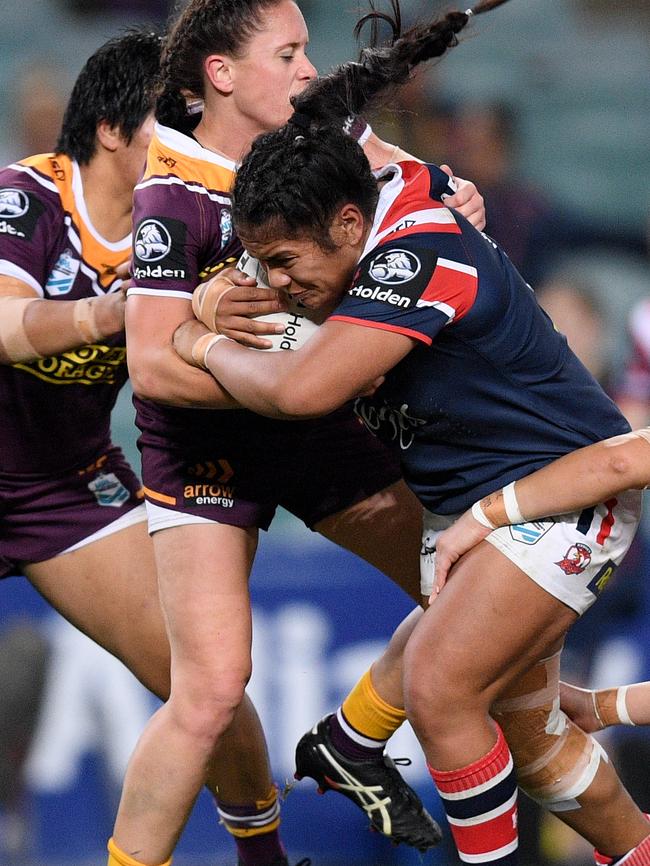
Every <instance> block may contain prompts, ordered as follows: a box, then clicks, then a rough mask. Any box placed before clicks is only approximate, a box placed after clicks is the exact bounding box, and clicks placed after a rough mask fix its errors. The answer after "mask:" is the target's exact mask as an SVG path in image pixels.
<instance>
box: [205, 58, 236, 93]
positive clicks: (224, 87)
mask: <svg viewBox="0 0 650 866" xmlns="http://www.w3.org/2000/svg"><path fill="white" fill-rule="evenodd" d="M203 69H204V71H205V75H206V78H207V79H208V81H209V82H210V84H211V85H212V86H213V87H214V89H215V90H218V91H219V93H232V89H233V85H234V75H233V67H232V64H231V62H230V59H229V58H228V57H227V56H226V55H224V54H210V56H209V57H206V58H205V61H204V62H203Z"/></svg>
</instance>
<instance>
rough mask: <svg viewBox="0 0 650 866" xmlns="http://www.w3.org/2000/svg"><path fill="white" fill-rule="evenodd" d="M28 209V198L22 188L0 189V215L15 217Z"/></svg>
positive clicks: (22, 214)
mask: <svg viewBox="0 0 650 866" xmlns="http://www.w3.org/2000/svg"><path fill="white" fill-rule="evenodd" d="M28 210H29V199H28V197H27V196H26V195H25V193H24V192H22V190H19V189H0V216H3V217H6V218H7V219H17V218H18V217H21V216H24V215H25V214H26V213H27V211H28Z"/></svg>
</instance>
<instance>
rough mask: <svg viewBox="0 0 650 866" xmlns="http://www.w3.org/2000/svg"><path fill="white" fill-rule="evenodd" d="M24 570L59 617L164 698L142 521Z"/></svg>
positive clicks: (161, 644) (161, 629) (165, 658)
mask: <svg viewBox="0 0 650 866" xmlns="http://www.w3.org/2000/svg"><path fill="white" fill-rule="evenodd" d="M24 570H25V574H26V576H27V578H28V579H29V581H30V582H31V583H32V585H33V586H34V587H35V588H36V589H37V590H38V591H39V592H40V594H41V595H42V596H43V597H44V598H45V599H46V601H47V602H48V603H49V604H51V605H52V607H53V608H55V610H57V611H58V612H59V613H60V614H61V615H62V616H63V617H65V619H67V620H68V621H69V622H71V623H72V624H73V625H75V626H76V627H77V628H78V629H80V630H81V631H82V632H84V634H86V635H88V637H90V638H91V639H92V640H94V641H95V642H96V643H98V644H99V645H100V646H102V647H104V648H105V649H106V650H108V652H110V653H112V654H113V655H115V656H117V658H119V659H120V660H121V661H122V662H124V664H125V665H126V666H127V667H128V668H129V669H130V670H131V671H132V672H133V673H134V674H135V676H136V677H138V679H139V680H140V681H141V682H142V683H143V684H144V685H145V686H146V687H147V688H149V689H151V691H153V692H154V693H155V694H157V695H158V696H160V697H162V698H166V697H167V695H168V693H169V642H168V640H167V634H166V631H165V623H164V620H163V616H162V611H161V607H160V601H159V598H158V585H157V578H156V566H155V562H154V555H153V546H152V543H151V539H150V538H149V535H148V534H147V528H146V523H145V522H142V523H135V524H133V525H132V526H128V527H126V528H125V529H122V530H120V531H119V532H115V533H113V534H112V535H109V536H106V537H105V538H101V539H99V540H97V541H94V542H92V543H91V544H88V545H86V546H85V547H81V548H79V549H78V550H75V551H72V552H71V553H66V554H63V555H61V556H57V557H54V558H53V559H49V560H46V561H45V562H38V563H31V564H29V565H26V566H25V568H24Z"/></svg>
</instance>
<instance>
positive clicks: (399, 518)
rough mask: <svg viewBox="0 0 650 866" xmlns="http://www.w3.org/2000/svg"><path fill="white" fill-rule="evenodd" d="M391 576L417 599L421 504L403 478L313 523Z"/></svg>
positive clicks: (321, 531)
mask: <svg viewBox="0 0 650 866" xmlns="http://www.w3.org/2000/svg"><path fill="white" fill-rule="evenodd" d="M314 528H315V529H316V531H317V532H320V534H321V535H324V536H325V538H329V539H330V541H333V542H335V543H336V544H338V545H340V546H341V547H344V548H345V549H346V550H349V551H351V552H352V553H355V554H356V555H357V556H360V557H361V558H362V559H365V561H366V562H369V563H370V564H371V565H374V566H375V568H378V569H379V571H382V572H383V573H384V574H385V575H387V576H388V577H390V579H391V580H393V581H394V582H395V583H396V584H397V585H398V586H401V587H402V589H403V590H404V591H405V592H407V593H408V594H409V595H410V596H411V598H413V599H414V600H415V601H416V602H417V603H420V601H421V596H420V545H421V543H422V505H421V504H420V502H419V501H418V500H417V498H416V496H415V494H414V493H412V492H411V490H409V488H408V487H407V486H406V484H405V483H404V482H403V481H398V482H396V483H395V484H392V485H391V486H390V487H387V488H385V489H384V490H381V491H380V492H379V493H375V494H374V495H373V496H369V497H368V498H367V499H364V500H363V501H362V502H359V503H357V504H356V505H351V506H350V507H349V508H346V509H344V510H343V511H339V512H338V513H337V514H333V515H331V516H330V517H326V518H325V519H324V520H321V521H319V523H317V524H316V526H315V527H314Z"/></svg>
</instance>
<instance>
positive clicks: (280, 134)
mask: <svg viewBox="0 0 650 866" xmlns="http://www.w3.org/2000/svg"><path fill="white" fill-rule="evenodd" d="M504 2H506V0H480V2H478V3H477V4H476V5H475V6H474V7H473V8H472V9H469V10H467V11H466V12H449V13H448V14H447V15H446V16H445V17H444V18H442V19H440V20H437V21H434V22H433V23H428V24H418V25H416V26H414V27H413V28H411V29H410V30H409V31H408V32H406V33H404V34H403V35H402V33H401V29H402V28H401V14H400V6H399V0H390V3H391V7H392V15H390V14H387V13H385V12H380V11H378V10H377V9H376V8H375V7H374V4H373V5H372V11H370V12H369V13H368V14H367V15H364V16H363V18H361V20H360V21H359V22H358V24H357V28H356V32H357V34H359V33H360V32H361V30H362V28H363V27H364V26H365V25H366V24H368V23H371V24H372V25H373V42H376V35H377V30H378V27H377V25H378V23H379V22H381V21H384V22H386V23H388V24H389V25H390V27H391V29H392V38H391V39H390V41H389V43H388V44H387V45H383V46H377V45H371V46H370V47H368V48H364V49H363V50H362V51H361V54H360V58H359V60H358V61H357V62H352V63H345V64H343V65H342V66H339V67H338V68H337V69H336V70H335V71H334V72H332V73H331V74H330V75H326V76H324V77H322V78H318V79H316V81H313V82H311V83H310V84H309V86H308V87H307V88H306V89H305V90H304V91H303V92H302V93H301V94H299V95H297V96H295V97H293V98H292V100H291V101H292V104H293V107H294V110H295V114H294V115H293V117H292V118H291V119H290V120H289V122H288V123H287V124H286V125H285V126H284V127H282V128H281V129H279V130H277V131H276V132H271V133H266V134H264V135H261V136H258V138H257V139H256V140H255V141H254V142H253V146H252V148H251V151H250V153H249V154H248V156H247V157H246V158H245V159H244V161H243V163H242V165H241V167H240V169H239V171H238V173H237V177H236V180H235V187H234V191H233V218H234V220H235V223H236V224H237V228H238V231H239V233H240V234H243V235H244V236H246V234H247V233H250V231H251V230H254V231H255V232H256V233H257V232H259V231H260V230H267V231H269V232H271V233H272V234H273V235H275V233H276V231H277V230H279V231H281V232H282V233H283V234H287V235H288V236H290V237H296V236H301V237H303V236H304V237H309V238H311V239H312V240H314V241H315V242H316V243H317V244H318V245H319V246H320V247H321V248H323V249H326V250H327V249H332V241H331V238H330V234H329V227H330V225H331V223H332V220H333V218H334V216H335V214H336V212H337V211H338V209H339V208H340V207H341V206H342V205H343V204H344V203H345V202H351V203H354V204H356V205H357V206H358V207H359V209H360V210H361V212H362V213H363V214H364V216H365V217H366V219H368V220H371V219H372V216H373V214H374V211H375V207H376V204H377V199H378V193H377V183H376V181H375V179H374V177H373V175H372V172H371V170H370V165H369V164H368V161H367V159H366V157H365V155H364V153H363V151H362V150H361V148H360V147H359V146H358V145H357V144H356V143H355V142H354V141H352V140H351V139H350V138H349V137H348V136H347V135H345V134H344V132H343V131H342V126H343V127H345V126H346V124H347V123H348V122H349V118H350V117H351V116H354V115H357V114H359V113H361V112H362V111H363V110H364V109H366V108H367V107H368V105H369V104H370V103H371V102H372V101H373V100H375V99H376V98H378V97H379V96H381V95H382V94H383V93H384V92H385V91H386V89H387V88H389V87H391V86H392V85H399V84H402V83H404V82H405V81H407V80H408V78H409V76H410V75H411V73H412V71H413V69H415V67H416V66H417V65H418V64H420V63H422V62H424V61H426V60H430V59H432V58H434V57H441V56H442V55H443V54H444V53H445V52H446V51H447V49H449V48H451V47H453V46H455V45H457V44H458V34H459V33H460V32H461V30H463V28H464V27H465V26H466V25H467V23H468V21H469V20H470V19H471V18H472V16H474V15H479V14H481V13H483V12H487V11H488V10H490V9H493V8H496V7H497V6H500V5H501V4H502V3H504Z"/></svg>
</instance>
